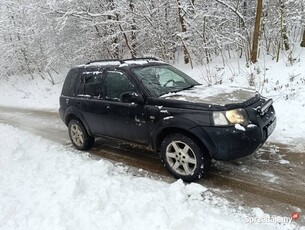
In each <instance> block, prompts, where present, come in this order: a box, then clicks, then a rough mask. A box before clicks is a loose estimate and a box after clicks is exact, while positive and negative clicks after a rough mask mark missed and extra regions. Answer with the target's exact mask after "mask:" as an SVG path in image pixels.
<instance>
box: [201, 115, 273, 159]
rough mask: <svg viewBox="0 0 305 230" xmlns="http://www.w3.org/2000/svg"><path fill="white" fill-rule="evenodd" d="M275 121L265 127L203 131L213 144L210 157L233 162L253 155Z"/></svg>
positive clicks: (263, 141) (265, 138) (251, 126)
mask: <svg viewBox="0 0 305 230" xmlns="http://www.w3.org/2000/svg"><path fill="white" fill-rule="evenodd" d="M275 122H276V120H273V121H272V122H271V123H270V124H269V125H268V126H267V127H264V128H260V127H259V126H256V125H255V126H254V125H250V126H248V127H244V128H245V131H244V130H240V129H236V128H235V127H227V128H218V127H217V128H216V127H214V128H208V129H205V130H206V131H207V133H208V135H209V136H210V138H211V140H212V142H213V144H212V148H211V149H210V153H211V155H212V157H213V158H214V159H216V160H226V161H227V160H234V159H237V158H241V157H245V156H248V155H251V154H252V153H254V152H255V151H256V150H257V149H258V148H259V147H261V146H262V145H263V144H264V143H265V141H266V140H267V138H268V136H269V135H270V134H271V132H272V131H273V130H271V129H269V133H267V132H268V131H267V130H268V127H269V126H270V127H271V126H272V127H271V128H272V129H274V127H275V125H274V124H275Z"/></svg>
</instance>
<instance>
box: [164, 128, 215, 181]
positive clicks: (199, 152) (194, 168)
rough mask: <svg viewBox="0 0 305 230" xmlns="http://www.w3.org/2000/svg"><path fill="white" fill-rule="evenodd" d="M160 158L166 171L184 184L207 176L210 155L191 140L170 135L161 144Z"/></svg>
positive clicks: (183, 136) (177, 134) (178, 134)
mask: <svg viewBox="0 0 305 230" xmlns="http://www.w3.org/2000/svg"><path fill="white" fill-rule="evenodd" d="M160 158H161V161H162V163H163V164H164V166H165V167H166V168H167V170H168V171H169V172H170V173H171V174H172V175H173V176H174V177H175V178H179V179H182V180H183V181H185V182H193V181H196V180H198V179H200V178H202V177H203V176H205V175H206V174H207V171H208V169H209V167H210V165H211V157H210V155H209V154H208V153H207V152H206V151H205V150H204V149H203V148H200V146H199V145H198V144H197V143H196V142H195V141H194V140H193V139H191V138H189V137H187V136H185V135H183V134H180V133H175V134H170V135H168V136H167V137H165V138H164V140H163V141H162V143H161V151H160Z"/></svg>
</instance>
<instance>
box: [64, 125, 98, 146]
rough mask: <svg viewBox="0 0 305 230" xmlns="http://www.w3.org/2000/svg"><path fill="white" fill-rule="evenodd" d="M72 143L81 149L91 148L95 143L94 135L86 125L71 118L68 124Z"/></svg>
mask: <svg viewBox="0 0 305 230" xmlns="http://www.w3.org/2000/svg"><path fill="white" fill-rule="evenodd" d="M68 129H69V136H70V140H71V142H72V144H73V145H74V147H75V148H77V149H79V150H87V149H90V148H91V147H92V146H93V144H94V137H92V136H90V135H89V134H88V132H87V130H86V129H85V127H84V125H83V124H82V123H81V122H80V121H78V120H75V119H73V120H71V121H70V122H69V125H68Z"/></svg>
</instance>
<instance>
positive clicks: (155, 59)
mask: <svg viewBox="0 0 305 230" xmlns="http://www.w3.org/2000/svg"><path fill="white" fill-rule="evenodd" d="M137 60H144V61H147V62H149V60H153V61H159V59H157V58H155V57H140V58H128V59H123V61H124V62H125V61H137Z"/></svg>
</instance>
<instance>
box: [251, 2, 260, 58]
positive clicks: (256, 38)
mask: <svg viewBox="0 0 305 230" xmlns="http://www.w3.org/2000/svg"><path fill="white" fill-rule="evenodd" d="M262 8H263V0H257V10H256V18H255V28H254V33H253V41H252V51H251V62H252V63H256V62H257V50H258V42H259V34H260V25H261V16H262Z"/></svg>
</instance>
